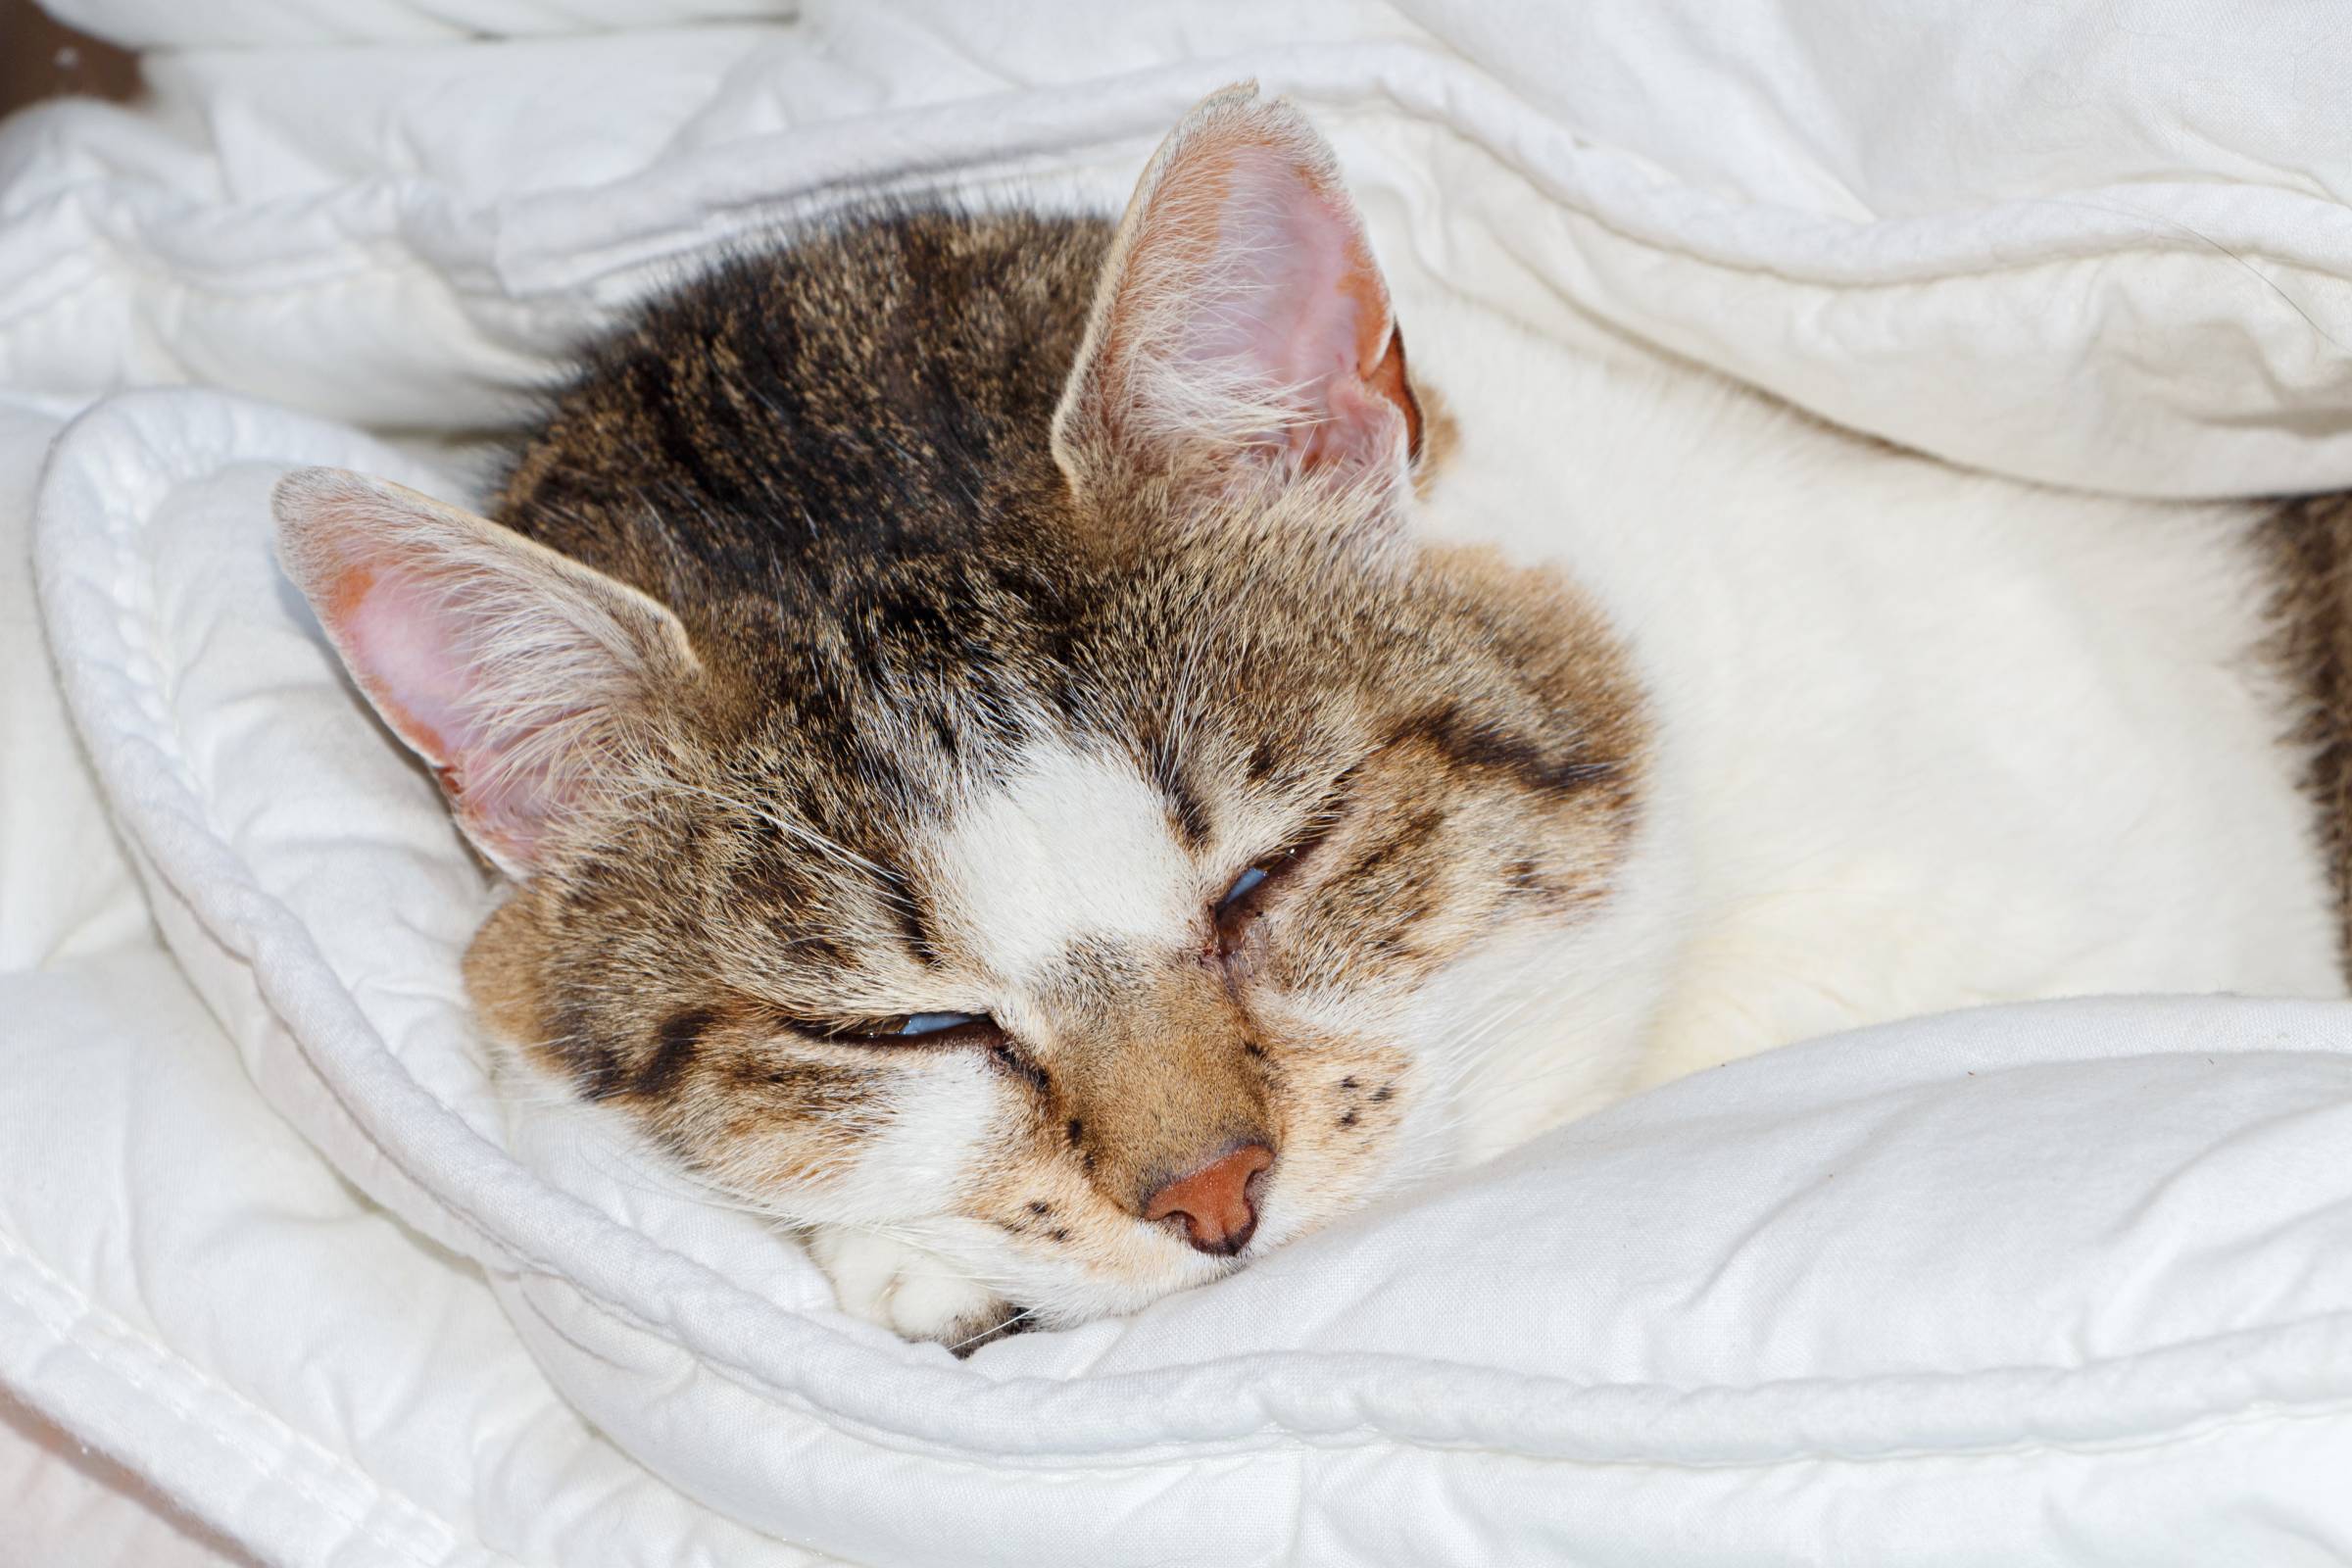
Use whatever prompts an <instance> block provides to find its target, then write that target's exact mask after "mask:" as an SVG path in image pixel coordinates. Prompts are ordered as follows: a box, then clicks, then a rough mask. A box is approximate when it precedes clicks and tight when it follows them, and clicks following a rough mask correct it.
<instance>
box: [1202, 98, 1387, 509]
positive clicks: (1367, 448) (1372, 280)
mask: <svg viewBox="0 0 2352 1568" xmlns="http://www.w3.org/2000/svg"><path fill="white" fill-rule="evenodd" d="M1218 151H1220V152H1221V153H1222V154H1223V156H1222V157H1212V159H1211V160H1208V162H1209V163H1210V165H1211V167H1208V168H1195V169H1181V168H1180V169H1179V170H1172V171H1171V183H1174V182H1176V181H1177V180H1184V181H1187V182H1190V181H1201V182H1207V181H1212V180H1213V181H1217V182H1219V183H1221V184H1222V185H1223V187H1224V192H1223V199H1222V200H1221V201H1220V202H1219V203H1218V204H1217V206H1216V208H1215V209H1214V214H1215V217H1214V221H1215V225H1216V229H1215V236H1214V238H1213V240H1211V241H1210V242H1209V245H1208V249H1209V252H1210V258H1211V259H1210V261H1209V264H1208V266H1207V267H1206V268H1205V269H1204V275H1203V276H1202V277H1201V280H1200V283H1199V284H1198V285H1197V287H1198V288H1199V290H1200V295H1201V297H1199V298H1198V299H1197V300H1196V308H1195V310H1194V312H1193V314H1192V316H1191V319H1190V323H1189V328H1188V331H1187V333H1186V334H1185V335H1186V339H1187V342H1186V356H1187V357H1188V358H1192V359H1196V360H1199V361H1202V362H1212V363H1224V364H1234V363H1237V362H1238V363H1239V364H1241V365H1242V366H1244V367H1246V368H1247V370H1248V373H1249V379H1250V380H1251V381H1255V382H1257V383H1259V384H1261V385H1267V386H1278V387H1287V388H1297V389H1298V390H1299V395H1300V396H1301V397H1302V398H1303V399H1304V400H1305V407H1306V412H1307V414H1308V420H1307V421H1306V422H1304V423H1302V424H1300V425H1299V426H1296V427H1294V428H1292V429H1291V430H1289V431H1287V432H1285V433H1284V434H1283V436H1282V437H1281V438H1280V439H1281V440H1282V442H1283V444H1285V445H1287V446H1288V447H1290V448H1291V449H1292V450H1294V451H1296V452H1299V454H1300V455H1301V456H1302V457H1303V458H1304V460H1305V461H1306V462H1307V463H1308V464H1309V465H1310V466H1311V465H1319V464H1323V463H1329V462H1365V463H1377V462H1380V461H1383V460H1385V459H1387V458H1389V457H1390V456H1391V455H1393V454H1394V452H1395V450H1396V443H1397V440H1398V437H1399V435H1400V433H1406V432H1407V431H1408V430H1409V426H1410V423H1411V416H1410V414H1409V413H1408V412H1407V411H1406V410H1404V409H1403V408H1401V407H1400V403H1401V402H1402V401H1404V400H1407V399H1409V396H1410V394H1409V393H1407V392H1406V391H1405V389H1404V385H1403V381H1402V376H1401V371H1400V369H1399V371H1398V373H1397V374H1396V375H1395V376H1393V377H1392V376H1388V375H1383V374H1381V373H1380V372H1381V370H1382V368H1383V367H1384V364H1385V362H1386V361H1387V360H1388V358H1389V356H1390V353H1391V346H1392V341H1393V338H1394V336H1395V333H1394V327H1393V324H1392V322H1391V320H1390V313H1389V298H1388V288H1387V286H1386V284H1385V283H1383V281H1382V280H1381V276H1380V270H1379V268H1378V266H1377V265H1376V264H1375V263H1374V262H1373V260H1372V256H1371V253H1370V250H1369V248H1368V247H1367V245H1366V243H1365V240H1364V234H1363V230H1362V228H1361V227H1360V225H1359V224H1358V223H1357V221H1356V218H1355V213H1354V209H1353V208H1352V206H1351V205H1350V204H1349V203H1348V198H1347V196H1346V194H1345V193H1344V192H1342V191H1340V190H1339V189H1338V188H1337V187H1336V186H1333V185H1330V184H1328V183H1326V182H1324V181H1322V180H1320V179H1318V178H1317V176H1316V175H1315V173H1314V172H1312V171H1310V170H1308V169H1305V168H1302V167H1300V165H1299V162H1298V160H1297V158H1296V157H1295V156H1294V155H1292V154H1291V153H1290V152H1288V151H1287V150H1286V149H1284V148H1282V147H1280V146H1275V145H1269V144H1266V143H1262V142H1244V143H1240V144H1238V145H1231V146H1228V147H1226V148H1223V149H1219V150H1218ZM1217 165H1221V166H1222V167H1216V166H1217ZM1392 382H1393V383H1394V384H1393V385H1392V384H1391V383H1392Z"/></svg>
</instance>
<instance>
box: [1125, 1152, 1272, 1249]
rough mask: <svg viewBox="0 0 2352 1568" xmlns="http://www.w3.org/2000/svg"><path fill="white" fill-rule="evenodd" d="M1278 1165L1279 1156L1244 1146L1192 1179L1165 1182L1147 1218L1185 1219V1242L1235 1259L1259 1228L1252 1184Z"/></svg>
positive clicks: (1148, 1207)
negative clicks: (1257, 1177)
mask: <svg viewBox="0 0 2352 1568" xmlns="http://www.w3.org/2000/svg"><path fill="white" fill-rule="evenodd" d="M1273 1164H1274V1151H1272V1150H1271V1149H1268V1148H1267V1147H1266V1146H1265V1145H1263V1144H1255V1143H1251V1144H1243V1145H1241V1146H1240V1147H1239V1148H1236V1149H1234V1150H1232V1151H1230V1152H1226V1153H1223V1154H1219V1155H1218V1156H1217V1157H1216V1158H1215V1159H1212V1160H1210V1161H1209V1162H1208V1163H1207V1164H1205V1165H1202V1166H1201V1167H1200V1168H1199V1169H1198V1170H1196V1171H1194V1172H1193V1173H1192V1174H1191V1175H1189V1176H1181V1177H1178V1178H1177V1179H1176V1180H1175V1181H1172V1182H1163V1183H1162V1184H1161V1185H1160V1186H1159V1188H1158V1190H1157V1191H1155V1192H1153V1193H1152V1196H1151V1197H1149V1198H1147V1199H1145V1200H1144V1218H1146V1219H1149V1220H1161V1219H1181V1220H1182V1221H1183V1222H1184V1239H1185V1240H1186V1241H1188V1242H1190V1243H1192V1244H1193V1246H1194V1247H1195V1248H1196V1249H1197V1250H1201V1251H1203V1252H1208V1253H1211V1254H1213V1255H1215V1256H1218V1257H1231V1256H1232V1255H1233V1254H1234V1253H1236V1252H1238V1251H1240V1250H1242V1249H1243V1248H1245V1247H1248V1246H1249V1245H1250V1233H1251V1232H1252V1231H1254V1230H1256V1229H1257V1204H1256V1202H1255V1201H1252V1199H1251V1197H1250V1179H1251V1178H1252V1177H1254V1176H1256V1175H1258V1174H1259V1173H1260V1172H1262V1171H1265V1170H1268V1169H1271V1168H1272V1166H1273Z"/></svg>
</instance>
